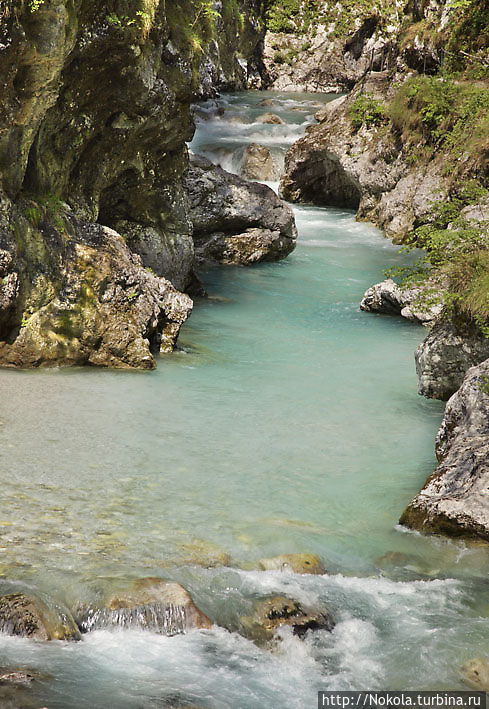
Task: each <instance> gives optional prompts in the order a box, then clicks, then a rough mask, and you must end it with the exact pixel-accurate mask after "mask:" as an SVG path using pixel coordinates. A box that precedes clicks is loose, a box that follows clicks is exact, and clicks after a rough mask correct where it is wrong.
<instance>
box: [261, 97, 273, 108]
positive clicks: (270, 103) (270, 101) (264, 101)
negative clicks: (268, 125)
mask: <svg viewBox="0 0 489 709" xmlns="http://www.w3.org/2000/svg"><path fill="white" fill-rule="evenodd" d="M256 105H257V106H264V107H267V108H269V107H270V106H275V101H274V100H273V99H272V98H262V100H261V101H258V103H257V104H256Z"/></svg>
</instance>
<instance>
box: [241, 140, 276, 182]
mask: <svg viewBox="0 0 489 709" xmlns="http://www.w3.org/2000/svg"><path fill="white" fill-rule="evenodd" d="M241 177H245V178H246V179H247V180H271V179H272V178H273V177H274V166H273V158H272V153H271V152H270V151H269V149H268V148H265V146H264V145H260V144H259V143H250V144H249V145H248V146H247V147H246V149H245V152H244V157H243V163H242V165H241Z"/></svg>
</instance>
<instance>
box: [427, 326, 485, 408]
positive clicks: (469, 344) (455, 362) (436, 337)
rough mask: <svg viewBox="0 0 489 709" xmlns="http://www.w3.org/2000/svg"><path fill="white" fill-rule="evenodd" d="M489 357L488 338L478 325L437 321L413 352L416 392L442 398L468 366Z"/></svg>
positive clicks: (448, 392) (459, 383) (456, 383)
mask: <svg viewBox="0 0 489 709" xmlns="http://www.w3.org/2000/svg"><path fill="white" fill-rule="evenodd" d="M487 358H489V339H488V338H486V337H484V335H483V334H482V333H481V332H480V330H479V329H478V328H475V327H469V326H464V327H463V328H462V329H457V328H456V326H455V325H454V324H453V323H450V322H439V323H438V324H436V325H435V326H434V327H433V329H432V330H431V332H430V333H429V334H428V335H427V337H426V338H425V339H424V340H423V342H422V343H421V344H420V345H419V346H418V348H417V349H416V352H415V360H416V373H417V375H418V392H419V393H420V394H422V395H423V396H427V397H428V398H431V399H441V400H443V401H445V400H446V399H448V398H450V396H452V394H454V393H455V392H456V391H457V389H458V388H459V387H460V385H461V384H462V381H463V378H464V376H465V373H466V371H467V370H468V369H469V367H472V366H474V365H476V364H479V363H480V362H483V361H484V360H485V359H487Z"/></svg>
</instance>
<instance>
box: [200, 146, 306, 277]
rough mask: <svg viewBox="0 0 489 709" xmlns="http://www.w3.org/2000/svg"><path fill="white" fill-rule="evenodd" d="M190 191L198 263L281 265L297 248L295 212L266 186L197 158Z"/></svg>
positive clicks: (204, 159)
mask: <svg viewBox="0 0 489 709" xmlns="http://www.w3.org/2000/svg"><path fill="white" fill-rule="evenodd" d="M186 189H187V192H188V195H189V201H190V218H191V220H192V223H193V227H194V233H193V238H194V242H195V255H196V258H197V261H198V262H203V261H217V262H219V263H224V264H243V265H244V264H250V263H257V262H259V261H276V260H278V259H281V258H284V257H285V256H287V255H288V254H289V253H290V252H291V251H292V250H293V249H294V248H295V244H296V238H297V229H296V226H295V221H294V215H293V212H292V210H291V209H290V207H288V205H286V204H284V203H283V202H281V200H280V199H278V197H277V196H276V195H275V193H274V192H273V191H272V190H271V189H269V188H268V187H267V186H266V185H260V184H258V183H256V182H247V181H246V180H243V179H241V178H240V177H237V176H236V175H232V174H231V173H229V172H226V171H225V170H222V169H221V168H219V167H216V166H215V165H213V164H212V163H211V162H210V161H209V160H207V159H206V158H203V157H201V156H197V155H193V156H192V157H191V165H190V169H189V171H188V173H187V176H186Z"/></svg>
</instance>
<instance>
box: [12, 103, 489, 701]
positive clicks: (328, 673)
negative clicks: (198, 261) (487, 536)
mask: <svg viewBox="0 0 489 709" xmlns="http://www.w3.org/2000/svg"><path fill="white" fill-rule="evenodd" d="M272 96H273V95H272ZM262 98H263V94H244V95H239V96H230V97H227V98H226V101H227V102H228V104H229V105H233V106H234V107H235V110H237V111H239V113H240V115H242V116H243V118H244V120H249V119H248V116H250V115H251V116H252V115H253V111H256V108H255V109H253V108H251V109H249V108H248V103H249V102H252V103H256V102H257V101H258V100H261V99H262ZM309 98H310V97H300V96H299V97H297V96H295V99H296V100H299V101H303V102H305V101H307V100H309ZM312 100H314V101H317V97H316V96H314V97H313V99H312ZM290 107H291V106H290V105H288V106H287V108H290ZM261 110H262V111H264V110H271V111H273V112H275V113H280V106H279V107H278V108H275V107H273V108H268V107H267V108H265V109H261ZM289 114H292V115H293V116H296V115H297V114H296V113H294V112H289ZM280 115H282V116H283V117H284V119H285V118H287V115H285V113H281V114H280ZM219 123H222V119H217V120H213V121H211V122H206V123H202V124H200V125H199V130H198V134H197V137H196V140H195V142H194V144H193V146H192V147H193V148H194V149H197V148H198V145H199V144H202V143H207V144H212V143H213V144H214V145H215V147H216V149H217V148H219V135H220V132H219V130H218V128H217V127H216V124H219ZM232 125H233V126H236V125H238V124H236V123H233V124H232ZM243 125H244V124H243ZM278 127H279V128H280V126H278ZM262 128H265V130H269V128H270V126H266V127H263V126H262ZM272 128H274V127H273V126H272ZM275 128H276V126H275ZM299 129H300V130H301V131H302V130H303V128H301V127H300V125H299V128H298V130H299ZM294 130H295V128H294ZM235 137H236V144H237V148H239V147H240V143H239V133H238V132H237V133H236V136H235ZM223 139H224V140H226V139H227V137H226V134H225V133H223ZM248 139H249V138H248V136H247V135H245V134H243V136H242V138H241V140H242V142H246V141H248ZM291 139H295V134H294V136H291ZM241 147H242V146H241ZM296 218H297V223H298V227H299V232H300V241H299V245H298V247H297V249H296V251H295V252H294V253H293V254H292V255H291V256H290V257H289V258H288V259H286V260H285V261H282V262H280V263H278V264H264V265H260V266H257V267H255V268H252V269H244V268H215V269H210V270H208V271H207V272H206V273H205V274H203V275H204V280H205V283H206V286H207V289H208V291H209V293H210V298H209V299H208V300H205V301H201V302H199V304H198V305H197V307H196V309H195V311H194V314H193V315H192V318H191V319H190V321H189V323H188V325H187V326H186V327H185V329H184V330H183V332H182V335H181V340H180V350H179V351H177V352H176V353H174V354H173V355H171V356H169V357H164V358H161V361H160V363H159V368H158V370H157V371H155V372H151V373H127V372H108V371H97V370H66V371H64V370H61V371H60V370H52V371H40V372H14V371H0V390H1V392H2V399H1V403H0V422H1V423H0V456H1V457H0V470H1V477H2V507H1V512H0V547H1V551H0V553H1V556H0V572H1V580H0V590H2V591H5V592H6V591H9V590H12V589H17V588H22V589H25V588H32V589H34V590H38V591H39V590H40V591H41V592H45V593H48V594H49V595H50V596H52V597H54V598H56V599H58V600H59V601H63V602H67V603H76V602H77V601H78V600H80V599H90V598H95V597H97V596H98V595H99V594H100V593H102V591H103V590H104V589H105V588H108V587H110V586H112V585H114V584H116V583H117V579H121V578H122V579H126V578H128V577H138V576H148V575H151V576H163V577H166V578H170V579H175V580H177V581H179V582H181V583H183V584H184V585H185V586H186V587H187V588H188V589H189V590H190V591H191V593H192V595H193V597H194V599H195V601H196V602H197V604H198V605H199V606H200V607H201V608H202V610H204V611H205V612H206V613H207V614H208V615H209V616H210V617H211V619H212V620H213V621H215V622H216V623H217V624H219V625H221V626H223V627H227V628H230V629H233V628H235V627H236V625H237V620H238V618H239V617H240V616H243V615H247V614H249V613H250V612H251V609H252V605H253V601H254V600H255V599H256V598H259V597H263V596H265V595H268V594H276V593H280V594H284V595H289V596H291V597H293V598H296V599H297V600H299V601H302V602H303V603H305V604H308V605H311V604H312V605H314V604H319V605H324V606H325V607H327V608H329V609H330V610H331V612H332V613H333V615H334V617H335V619H336V621H337V625H336V628H335V630H334V632H333V633H331V634H329V633H325V632H319V633H314V634H310V635H309V636H308V637H307V638H306V640H305V641H304V642H301V641H299V640H298V639H297V638H294V637H292V636H290V635H288V634H287V633H285V634H284V640H283V642H282V643H281V644H280V645H279V647H278V648H277V649H276V650H275V652H273V653H272V652H268V651H264V650H261V649H258V648H257V647H256V646H255V645H254V644H253V643H251V642H249V641H248V640H245V639H244V638H242V637H240V636H239V635H238V634H237V633H235V632H228V631H226V630H224V629H223V628H222V627H221V628H217V627H216V628H215V629H213V630H210V631H198V632H193V633H190V634H189V635H187V636H180V637H174V638H164V637H160V636H157V635H154V634H152V633H149V632H146V633H145V632H139V631H123V632H107V631H96V632H94V633H91V634H89V635H87V636H85V637H84V641H83V642H81V643H76V644H70V645H68V644H64V643H59V642H54V643H48V644H43V643H34V642H30V641H26V640H19V639H15V638H8V637H0V666H9V667H18V666H22V667H28V668H30V669H34V670H37V671H38V672H39V673H40V675H41V678H40V680H39V681H38V684H37V689H36V690H35V694H36V697H37V698H38V700H39V702H42V703H43V704H45V705H46V706H49V707H50V709H51V708H52V707H61V708H65V707H67V708H70V707H83V706H86V707H94V708H98V707H100V708H101V709H102V708H104V709H105V708H106V707H128V709H129V708H132V707H144V708H146V707H148V708H149V707H161V706H175V705H178V704H179V703H180V704H181V705H187V706H188V705H190V706H192V705H194V706H196V705H198V706H206V707H233V708H234V707H244V708H248V707H250V708H251V707H262V706H267V707H279V706H283V705H284V703H285V702H287V705H288V706H293V707H309V706H310V707H313V706H315V704H316V699H315V693H316V692H317V691H318V690H319V689H348V688H354V689H369V688H371V689H374V688H377V689H382V688H383V689H386V688H391V689H431V688H433V689H434V688H439V689H456V688H460V687H462V685H461V684H460V672H459V668H460V665H461V664H462V663H463V662H464V661H465V660H467V659H469V658H470V657H474V656H477V655H484V654H487V653H488V650H489V648H488V640H487V638H488V630H489V621H488V617H487V616H488V613H489V593H488V587H487V581H486V575H487V562H488V557H487V553H486V551H485V549H484V548H481V547H477V546H471V547H468V546H466V545H465V544H462V543H453V542H450V541H448V540H444V539H436V538H430V537H422V536H420V535H418V534H413V533H407V532H405V531H403V530H401V529H399V528H398V527H397V526H396V523H397V519H398V517H399V515H400V513H401V512H402V510H403V508H404V507H405V505H406V504H407V503H408V502H409V500H410V499H411V497H412V496H413V495H414V494H415V493H416V492H417V491H418V490H419V487H420V485H421V484H422V483H423V482H424V479H425V478H426V476H427V474H428V473H430V472H431V470H432V469H433V467H434V464H435V460H434V455H433V442H434V436H435V433H436V430H437V428H438V425H439V423H440V419H441V415H442V408H443V407H442V405H441V404H439V403H437V402H433V401H427V400H425V399H422V398H421V397H419V396H418V395H417V394H416V378H415V373H414V364H413V351H414V349H415V347H416V345H417V343H418V342H419V341H420V340H421V339H422V337H423V336H424V330H423V329H422V328H420V327H416V326H413V325H411V324H409V323H404V322H402V321H400V320H398V319H395V318H388V317H381V316H375V315H369V314H365V313H361V312H360V311H359V309H358V303H359V300H360V298H361V296H362V294H363V292H364V290H365V289H366V288H367V287H368V286H369V285H371V284H372V283H374V282H376V281H378V280H380V279H381V278H382V270H383V268H385V267H386V266H389V265H391V264H394V263H398V262H399V258H400V257H399V256H398V254H397V250H396V249H395V248H394V247H393V246H392V245H391V244H390V243H389V242H388V241H386V240H385V239H383V237H382V236H381V235H380V233H379V232H378V231H377V230H376V229H374V228H373V227H371V226H369V225H367V224H361V223H357V222H355V219H354V215H353V214H352V213H351V212H347V211H343V210H335V209H328V210H324V209H316V208H311V207H299V208H297V209H296ZM295 551H297V552H301V551H308V552H314V553H317V554H319V555H320V557H321V558H322V559H323V561H324V563H325V565H326V568H327V569H328V571H329V572H330V573H329V574H328V575H326V576H324V577H308V576H296V575H286V574H278V573H273V572H258V571H254V570H253V565H254V564H256V561H257V560H258V559H260V558H261V557H263V556H271V555H276V554H279V553H281V552H295ZM223 552H226V553H227V554H229V555H230V559H231V560H230V562H229V566H226V567H218V568H210V569H207V568H202V567H201V566H199V565H197V564H198V562H199V561H204V562H206V561H208V562H213V561H215V560H216V558H220V555H221V554H222V553H223ZM238 567H242V569H240V568H238ZM41 705H42V704H39V706H41Z"/></svg>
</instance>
